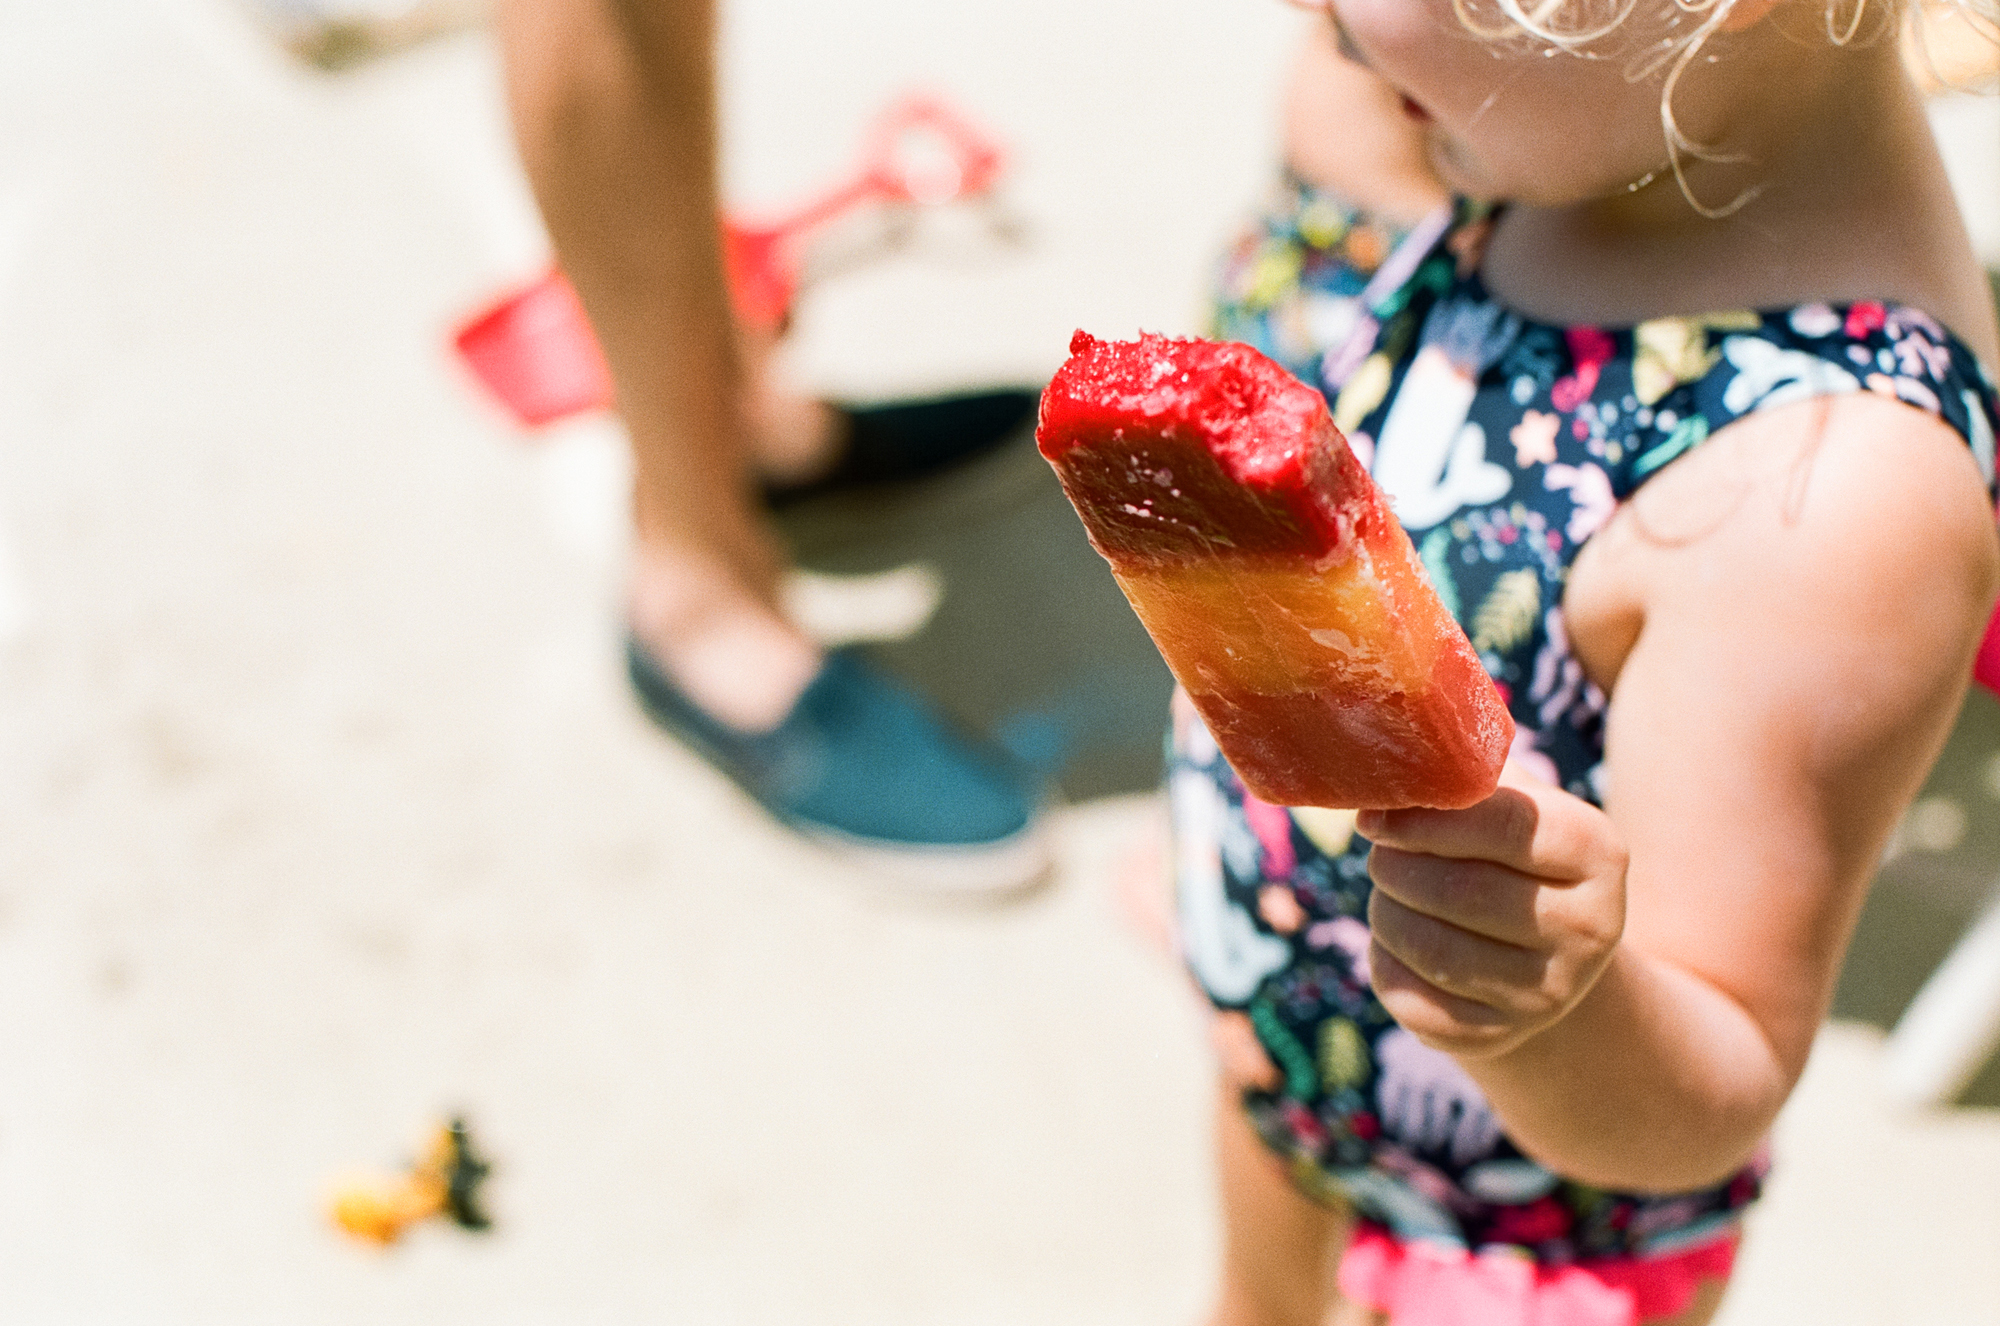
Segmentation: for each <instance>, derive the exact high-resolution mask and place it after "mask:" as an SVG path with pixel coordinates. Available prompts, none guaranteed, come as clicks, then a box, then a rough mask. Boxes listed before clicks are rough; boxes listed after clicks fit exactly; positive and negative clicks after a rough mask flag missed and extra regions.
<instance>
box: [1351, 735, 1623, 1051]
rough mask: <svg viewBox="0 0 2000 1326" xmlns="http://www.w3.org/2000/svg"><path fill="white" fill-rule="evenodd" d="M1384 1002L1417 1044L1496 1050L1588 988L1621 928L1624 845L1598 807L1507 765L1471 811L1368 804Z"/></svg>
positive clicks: (1376, 955) (1377, 974) (1562, 1011)
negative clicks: (1487, 794)
mask: <svg viewBox="0 0 2000 1326" xmlns="http://www.w3.org/2000/svg"><path fill="white" fill-rule="evenodd" d="M1355 829H1356V830H1357V831H1358V832H1359V833H1361V834H1362V836H1364V837H1366V838H1368V839H1369V840H1370V841H1372V842H1373V843H1374V844H1375V850H1374V852H1373V854H1372V855H1371V856H1370V858H1369V862H1368V872H1369V874H1370V875H1372V876H1374V879H1375V894H1374V898H1373V900H1372V901H1371V902H1370V903H1369V907H1368V921H1369V925H1370V928H1371V929H1372V930H1373V932H1374V942H1373V946H1372V947H1371V948H1370V950H1369V963H1370V966H1371V967H1372V969H1373V978H1374V984H1375V991H1376V993H1377V994H1378V995H1380V996H1381V999H1382V1003H1383V1004H1384V1005H1385V1006H1386V1007H1387V1008H1388V1010H1389V1012H1390V1014H1391V1015H1392V1016H1394V1017H1395V1019H1396V1021H1398V1022H1400V1023H1401V1024H1402V1025H1403V1026H1404V1027H1406V1028H1407V1029H1408V1030H1409V1031H1410V1032H1412V1033H1413V1034H1415V1035H1416V1036H1417V1037H1418V1039H1420V1040H1422V1041H1423V1042H1424V1043H1426V1044H1428V1045H1431V1046H1435V1047H1436V1048H1437V1049H1440V1050H1444V1051H1446V1052H1447V1053H1450V1054H1455V1055H1465V1056H1470V1057H1473V1058H1485V1057H1488V1056H1492V1055H1497V1054H1502V1053H1505V1052H1506V1051H1508V1050H1511V1049H1513V1048H1514V1047H1515V1046H1517V1045H1520V1044H1521V1043H1522V1042H1524V1041H1526V1040H1528V1039H1529V1038H1530V1037H1532V1036H1534V1035H1535V1034H1536V1033H1537V1032H1540V1031H1542V1030H1543V1029H1545V1028H1547V1027H1549V1026H1551V1025H1553V1024H1554V1023H1556V1022H1558V1021H1560V1020H1561V1019H1562V1018H1563V1016H1564V1015H1566V1014H1567V1013H1568V1012H1569V1011H1570V1010H1571V1009H1572V1008H1574V1007H1575V1006H1576V1004H1577V1002H1578V1001H1579V1000H1581V999H1582V998H1583V996H1584V995H1585V994H1587V993H1588V992H1589V990H1590V988H1591V986H1592V985H1593V984H1595V983H1596V981H1597V978H1598V976H1599V975H1600V974H1601V973H1602V972H1603V971H1604V967H1605V964H1606V963H1608V962H1609V961H1610V960H1611V954H1612V952H1613V950H1615V949H1616V948H1617V946H1618V940H1619V937H1620V935H1621V934H1622V933H1623V931H1624V928H1625V848H1624V844H1623V842H1622V841H1621V840H1620V838H1619V836H1618V833H1617V830H1616V829H1615V828H1613V827H1612V823H1611V820H1610V819H1609V817H1607V816H1606V815H1605V814H1604V812H1603V811H1601V810H1599V809H1597V808H1596V807H1595V806H1592V805H1591V804H1590V803H1588V802H1586V801H1583V800H1581V799H1580V798H1577V797H1574V796H1571V795H1570V794H1569V793H1567V792H1564V791H1562V790H1561V789H1559V788H1555V787H1551V786H1549V785H1548V784H1547V783H1543V782H1541V781H1539V780H1537V779H1535V778H1534V777H1532V776H1531V775H1529V774H1527V773H1525V772H1523V771H1522V769H1521V768H1520V767H1519V766H1517V765H1515V764H1513V763H1509V764H1508V766H1507V769H1506V771H1505V772H1504V773H1503V774H1502V776H1501V780H1500V788H1499V790H1498V791H1496V792H1494V794H1493V795H1492V796H1490V797H1488V798H1487V799H1486V800H1484V801H1482V802H1480V803H1479V804H1478V805H1476V806H1473V807H1471V808H1469V809H1466V810H1396V811H1364V812H1362V814H1361V816H1360V817H1359V819H1358V820H1357V821H1356V823H1355Z"/></svg>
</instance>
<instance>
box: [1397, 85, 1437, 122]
mask: <svg viewBox="0 0 2000 1326" xmlns="http://www.w3.org/2000/svg"><path fill="white" fill-rule="evenodd" d="M1403 114H1405V115H1407V116H1409V117H1410V118H1411V119H1413V120H1415V121H1416V122H1417V123H1418V124H1428V123H1430V118H1431V113H1430V112H1429V111H1427V110H1425V109H1424V108H1423V107H1422V106H1419V105H1418V104H1417V103H1416V100H1415V98H1413V97H1411V96H1410V94H1409V93H1407V92H1406V93H1404V94H1403Z"/></svg>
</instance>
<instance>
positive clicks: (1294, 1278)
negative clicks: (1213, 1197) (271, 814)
mask: <svg viewBox="0 0 2000 1326" xmlns="http://www.w3.org/2000/svg"><path fill="white" fill-rule="evenodd" d="M1215 1128H1216V1152H1217V1157H1216V1158H1217V1165H1218V1168H1219V1170H1220V1173H1221V1186H1222V1218H1223V1243H1222V1289H1221V1301H1220V1302H1219V1303H1218V1304H1217V1305H1216V1309H1215V1315H1214V1316H1213V1317H1212V1318H1211V1319H1210V1320H1211V1326H1381V1323H1382V1318H1381V1316H1380V1314H1377V1313H1372V1312H1368V1311H1366V1310H1365V1309H1362V1310H1350V1309H1346V1308H1342V1307H1340V1306H1338V1295H1337V1294H1336V1293H1335V1290H1334V1276H1335V1274H1336V1272H1337V1271H1338V1270H1339V1267H1340V1254H1341V1252H1342V1251H1343V1250H1344V1249H1345V1248H1346V1247H1347V1238H1348V1234H1349V1233H1350V1232H1351V1230H1352V1228H1353V1221H1352V1220H1351V1218H1350V1217H1349V1216H1348V1214H1347V1213H1346V1212H1345V1211H1340V1210H1335V1209H1334V1208H1332V1207H1328V1206H1324V1205H1322V1204H1320V1203H1319V1202H1316V1201H1313V1200H1312V1199H1311V1198H1309V1197H1307V1196H1306V1195H1305V1194H1304V1193H1301V1192H1300V1191H1299V1190H1298V1189H1297V1188H1295V1187H1293V1186H1292V1183H1291V1180H1290V1179H1288V1178H1287V1177H1286V1176H1285V1171H1284V1166H1283V1165H1282V1163H1281V1162H1280V1161H1279V1160H1278V1159H1277V1157H1276V1156H1274V1155H1272V1154H1271V1152H1270V1151H1269V1150H1268V1149H1267V1148H1266V1147H1265V1145H1264V1143H1263V1141H1262V1140H1261V1139H1259V1138H1258V1136H1257V1134H1256V1132H1255V1131H1254V1130H1253V1129H1252V1128H1251V1127H1250V1121H1249V1120H1248V1119H1247V1118H1246V1117H1244V1114H1243V1110H1242V1107H1241V1106H1240V1105H1238V1103H1237V1100H1236V1092H1235V1090H1234V1089H1233V1088H1231V1087H1228V1086H1225V1087H1224V1088H1223V1090H1222V1091H1221V1093H1220V1098H1219V1099H1218V1100H1217V1102H1216V1125H1215Z"/></svg>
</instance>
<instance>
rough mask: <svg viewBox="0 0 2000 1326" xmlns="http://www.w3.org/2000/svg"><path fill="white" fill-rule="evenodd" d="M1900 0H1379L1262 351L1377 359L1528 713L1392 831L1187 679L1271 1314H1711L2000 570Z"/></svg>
mask: <svg viewBox="0 0 2000 1326" xmlns="http://www.w3.org/2000/svg"><path fill="white" fill-rule="evenodd" d="M1894 2H1895V0H1541V3H1537V4H1535V5H1534V6H1533V7H1532V8H1523V7H1522V6H1521V4H1519V3H1518V0H1497V4H1498V8H1491V7H1489V3H1487V0H1331V5H1330V8H1329V17H1330V20H1331V22H1330V24H1329V26H1328V32H1329V35H1328V39H1327V41H1326V42H1325V43H1324V45H1323V49H1320V50H1319V51H1317V52H1316V53H1315V54H1313V55H1311V56H1309V57H1308V62H1307V65H1306V67H1305V69H1304V71H1303V76H1302V78H1301V79H1300V81H1299V83H1298V84H1297V87H1296V88H1295V92H1294V96H1293V99H1292V103H1291V108H1292V112H1293V115H1292V119H1293V132H1292V133H1291V135H1290V148H1291V160H1292V165H1293V168H1294V170H1295V172H1297V177H1296V178H1294V179H1293V180H1291V181H1290V182H1289V183H1288V184H1287V186H1286V188H1285V189H1284V191H1283V193H1282V196H1281V197H1280V198H1279V200H1278V202H1277V205H1276V206H1275V207H1274V208H1273V209H1272V211H1271V212H1270V214H1269V215H1268V216H1267V218H1266V219H1265V220H1264V222H1263V223H1262V225H1261V227H1260V228H1259V229H1258V231H1257V232H1256V233H1255V234H1254V235H1252V236H1251V237H1250V238H1249V239H1248V240H1246V241H1245V243H1244V244H1243V245H1242V246H1241V247H1240V248H1239V249H1238V251H1237V252H1236V253H1235V254H1234V255H1233V256H1232V259H1231V262H1230V264H1229V267H1228V270H1227V272H1226V276H1225V281H1224V291H1223V299H1222V304H1221V307H1220V310H1219V313H1218V317H1217V325H1216V327H1215V328H1214V331H1215V334H1217V335H1219V336H1222V337H1225V338H1228V339H1235V340H1245V341H1249V342H1251V343H1253V344H1256V345H1258V346H1259V348H1261V349H1263V350H1265V351H1266V352H1267V353H1269V354H1271V355H1273V356H1274V357H1276V358H1278V359H1279V360H1280V361H1282V362H1284V363H1285V364H1287V365H1288V366H1289V367H1290V368H1291V369H1292V370H1293V371H1294V372H1296V373H1298V374H1299V375H1300V376H1301V377H1303V378H1304V379H1305V380H1307V381H1309V382H1313V383H1316V384H1318V385H1319V386H1321V387H1322V388H1323V389H1324V391H1325V392H1326V394H1327V396H1328V398H1329V400H1330V401H1331V402H1332V404H1333V408H1334V413H1335V417H1336V419H1337V420H1338V422H1339V423H1340V425H1341V427H1342V428H1343V430H1345V431H1346V432H1347V434H1348V436H1349V439H1350V441H1351V442H1352V444H1353V445H1354V447H1355V449H1356V451H1357V453H1358V454H1360V455H1361V456H1362V458H1363V459H1364V461H1367V462H1369V463H1370V465H1371V468H1372V470H1373V472H1374V473H1375V474H1376V476H1377V478H1378V479H1379V480H1380V481H1381V482H1382V484H1383V486H1384V487H1385V488H1386V489H1387V490H1388V491H1389V493H1390V495H1391V497H1392V499H1393V500H1394V502H1395V503H1396V506H1397V510H1398V514H1399V515H1400V517H1401V518H1402V519H1403V521H1404V523H1405V525H1406V526H1407V528H1408V530H1409V533H1410V535H1411V537H1412V539H1413V540H1414V541H1415V543H1416V545H1417V547H1418V549H1419V551H1420V553H1421V555H1422V557H1423V559H1424V561H1425V562H1426V564H1427V565H1428V566H1429V568H1430V570H1431V574H1432V577H1433V579H1434V581H1435V582H1436V585H1437V588H1438V590H1439V592H1440V593H1441V594H1442V595H1443V596H1444V598H1445V600H1446V602H1447V603H1448V604H1450V605H1451V606H1452V607H1453V610H1454V612H1455V613H1456V615H1457V616H1458V617H1459V619H1460V621H1461V622H1462V623H1463V624H1464V626H1465V627H1466V630H1467V633H1468V634H1469V635H1470V637H1471V639H1472V641H1473V644H1474V646H1475V647H1476V648H1477V649H1478V650H1479V652H1480V654H1481V657H1482V659H1483V661H1484V662H1485V664H1486V667H1487V669H1488V671H1489V672H1490V673H1491V674H1492V676H1493V678H1494V680H1495V681H1496V683H1498V685H1499V686H1500V688H1501V690H1502V693H1503V695H1504V696H1505V697H1506V698H1507V701H1508V704H1509V707H1510V708H1511V710H1512V712H1513V715H1514V719H1515V721H1516V723H1517V724H1518V727H1519V737H1518V740H1517V742H1516V746H1515V749H1514V752H1513V759H1512V760H1511V761H1510V763H1509V766H1508V770H1507V773H1506V775H1505V777H1504V779H1503V782H1502V786H1501V789H1500V790H1499V791H1498V792H1497V793H1496V794H1495V795H1494V796H1493V797H1491V798H1490V799H1489V800H1487V801H1486V802H1484V803H1482V804H1480V805H1479V806H1476V807H1474V808H1472V809H1470V810H1464V811H1453V812H1444V811H1426V810H1409V811H1398V812H1389V813H1382V812H1368V813H1364V814H1363V815H1361V816H1360V817H1359V818H1358V819H1357V818H1356V817H1355V816H1353V815H1352V814H1342V813H1339V812H1335V811H1324V810H1312V809H1296V810H1287V809H1284V808H1281V807H1275V806H1269V805H1264V804H1262V803H1259V802H1258V801H1256V800H1255V799H1254V798H1252V797H1249V796H1248V795H1246V794H1245V793H1244V791H1243V789H1242V787H1241V785H1240V784H1239V783H1238V782H1237V781H1236V779H1235V777H1234V775H1233V774H1232V773H1231V772H1230V770H1229V768H1228V766H1227V765H1226V764H1225V763H1224V762H1223V761H1222V759H1221V758H1220V756H1219V755H1218V754H1217V752H1216V749H1215V747H1214V745H1213V743H1212V742H1211V741H1210V740H1209V739H1208V738H1207V735H1206V733H1205V732H1203V730H1202V729H1201V726H1200V723H1199V721H1198V719H1196V717H1195V716H1194V714H1193V712H1192V710H1191V709H1190V708H1188V707H1187V706H1186V705H1185V704H1184V703H1180V704H1178V705H1177V707H1176V712H1175V719H1174V731H1173V738H1172V753H1171V763H1170V772H1169V788H1170V804H1171V807H1172V812H1173V818H1174V834H1175V843H1174V863H1175V876H1176V881H1177V888H1178V892H1179V898H1180V933H1181V935H1182V940H1183V944H1184V947H1185V949H1186V956H1187V958H1188V962H1189V965H1190V967H1191V968H1192V970H1193V972H1194V975H1195V976H1196V978H1197V980H1198V981H1199V983H1200V984H1201V986H1202V987H1203V988H1204V990H1205V991H1206V992H1207V994H1208V996H1209V997H1210V999H1211V1000H1212V1001H1213V1002H1214V1003H1215V1004H1216V1005H1217V1007H1218V1009H1219V1010H1220V1012H1219V1015H1218V1020H1217V1030H1218V1039H1219V1041H1220V1044H1221V1047H1222V1050H1223V1065H1224V1075H1225V1079H1226V1080H1227V1082H1228V1087H1227V1090H1226V1095H1227V1096H1228V1099H1227V1100H1226V1102H1225V1108H1224V1109H1223V1110H1222V1112H1221V1145H1220V1154H1221V1163H1222V1174H1223V1189H1224V1204H1225V1212H1226V1220H1227V1229H1226V1240H1225V1264H1224V1273H1223V1279H1222V1289H1221V1303H1220V1305H1219V1308H1218V1310H1217V1313H1216V1317H1215V1320H1216V1321H1217V1322H1218V1323H1222V1324H1224V1326H1236V1324H1237V1323H1301V1324H1304V1323H1312V1324H1313V1326H1318V1324H1319V1323H1321V1322H1324V1321H1326V1320H1328V1319H1329V1316H1328V1314H1329V1313H1332V1314H1335V1315H1334V1316H1333V1317H1332V1319H1333V1320H1336V1321H1341V1322H1352V1323H1361V1322H1383V1321H1393V1322H1394V1323H1396V1326H1505V1324H1511V1323H1538V1324H1541V1326H1612V1324H1613V1323H1618V1324H1620V1326H1625V1324H1628V1323H1633V1322H1672V1323H1676V1326H1679V1324H1681V1323H1688V1324H1690V1326H1692V1324H1694V1323H1701V1322H1706V1321H1708V1320H1709V1319H1710V1318H1711V1317H1712V1315H1713V1313H1714V1311H1715V1307H1716V1304H1717V1302H1718V1300H1719V1298H1720V1293H1721V1288H1722V1286H1723V1284H1724V1283H1725V1282H1726V1280H1727V1277H1728V1274H1729V1270H1730V1266H1731V1262H1732V1258H1733V1255H1734V1251H1735V1247H1736V1242H1737V1237H1738V1231H1737V1222H1738V1219H1739V1217H1740V1215H1741V1213H1742V1211H1743V1209H1744V1208H1745V1207H1746V1206H1747V1205H1748V1204H1749V1203H1750V1202H1751V1201H1752V1200H1753V1199H1754V1198H1755V1196H1756V1194H1757V1190H1758V1186H1759V1182H1760V1179H1761V1177H1762V1174H1763V1172H1764V1160H1763V1156H1762V1150H1761V1148H1762V1143H1763V1139H1764V1137H1765V1135H1766V1133H1767V1132H1768V1130H1769V1128H1770V1126H1771V1123H1772V1121H1773V1119H1774V1118H1775V1116H1776V1115H1777V1112H1778V1110H1779V1107H1780V1106H1781V1105H1782V1104H1783V1103H1784V1101H1785V1098H1786V1096H1787V1095H1788V1094H1789V1092H1790V1091H1791V1089H1792V1087H1793V1085H1794V1084H1795V1083H1796V1081H1797V1080H1798V1077H1799V1074H1800V1072H1801V1070H1802V1068H1803V1066H1804V1063H1805V1058H1806V1055H1807V1052H1808V1049H1809V1048H1810V1045H1811V1043H1812V1039H1813V1035H1814V1032H1815V1029H1816V1028H1817V1027H1818V1025H1819V1023H1820V1021H1821V1018H1822V1017H1823V1015H1824V1013H1825V1011H1826V1008H1827V1004H1828V1000H1829V998H1830V994H1831V989H1832V984H1833V980H1834V977H1835V974H1836V970H1837V967H1838V965H1839V962H1840V958H1841V954H1842V951H1843V949H1844V947H1845V945H1846V942H1847V939H1848V935H1849V933H1850V930H1851V928H1852V925H1853V923H1854V919H1855V915H1856V912H1857V910H1858V909H1859V907H1860V905H1861V901H1862V897H1863V895H1864V893H1865V891H1866V889H1867V887H1868V883H1869V880H1870V878H1871V876H1872V873H1873V870H1874V867H1875V864H1876V862H1877V861H1878V860H1879V859H1880V855H1881V851H1882V848H1883V845H1884V842H1885V840H1886V838H1887V836H1888V834H1889V833H1890V831H1891V829H1892V827H1893V826H1894V824H1895V822H1896V820H1897V817H1898V816H1899V814H1900V813H1901V811H1902V809H1903V808H1904V807H1905V805H1906V804H1907V803H1908V801H1909V799H1910V798H1911V797H1912V796H1913V795H1914V794H1915V791H1916V789H1917V787H1918V785H1919V783H1920V782H1921V780H1922V778H1923V777H1924V775H1925V772H1926V771H1927V769H1928V767H1929V765H1930V763H1931V761H1932V759H1933V758H1934V757H1935V755H1936V753H1937V751H1938V749H1939V747H1940V745H1941V744H1942V742H1943V740H1944V738H1945V735H1946V733H1947V731H1948V729H1949V727H1950V725H1951V722H1952V719H1953V717H1954V715H1955V713H1956V711H1957V707H1958V704H1959V702H1960V700H1961V698H1962V695H1963V691H1964V687H1965V682H1966V679H1967V676H1968V672H1969V667H1970V661H1971V658H1972V653H1973V649H1974V647H1975V645H1976V643H1977V640H1978V637H1979V633H1980V629H1981V627H1982V626H1983V624H1984V623H1985V621H1986V619H1987V615H1988V613H1989V611H1990V610H1991V608H1992V606H1993V600H1994V596H1995V593H1996V589H2000V540H1996V537H1995V530H1994V521H1993V511H1994V492H1993V438H1994V423H1995V418H1996V414H2000V400H1996V397H1995V394H1994V390H1993V387H1992V384H1991V382H1990V380H1989V378H1988V376H1987V374H1986V372H1985V370H1984V369H1983V368H1982V367H1981V365H1982V362H1983V363H1993V362H1995V359H1996V331H1995V327H1994V318H1993V310H1992V307H1991V303H1990V301H1989V298H1988V295H1987V288H1986V284H1985V281H1984V279H1983V276H1982V273H1981V272H1980V269H1979V266H1978V264H1977V262H1976V261H1975V260H1974V258H1973V256H1972V253H1971V251H1970V245H1969V243H1968V241H1967V239H1966V237H1965V232H1964V228H1963V226H1962V224H1961V223H1960V221H1959V218H1958V216H1957V213H1956V211H1955V210H1954V206H1953V202H1952V195H1951V192H1950V189H1949V186H1948V184H1947V181H1946V179H1945V176H1944V172H1943V169H1942V167H1941V165H1940V163H1939V160H1938V157H1937V154H1936V152H1935V150H1934V148H1933V146H1932V143H1931V140H1930V135H1929V131H1928V126H1927V124H1926V121H1925V118H1924V113H1923V109H1922V106H1921V103H1920V100H1919V97H1918V94H1917V92H1916V91H1915V89H1914V87H1913V85H1912V82H1911V80H1910V78H1909V76H1908V75H1907V74H1906V72H1905V70H1904V68H1903V66H1902V64H1901V63H1900V61H1899V58H1898V47H1897V43H1896V42H1895V40H1894V39H1893V37H1894V27H1895V23H1896V20H1897V19H1898V18H1899V17H1900V15H1898V14H1896V13H1895V12H1893V11H1892V10H1891V9H1890V8H1888V7H1887V6H1888V5H1889V4H1893V3H1894ZM1336 37H1337V40H1338V42H1339V46H1340V53H1339V54H1336V53H1335V52H1334V50H1333V41H1334V39H1335V38H1336ZM1432 204H1441V205H1440V206H1437V207H1436V208H1435V210H1430V211H1429V212H1428V214H1426V209H1427V208H1430V207H1431V205H1432ZM1371 849H1372V850H1371ZM1274 1157H1275V1159H1274ZM1336 1266H1337V1267H1338V1271H1337V1273H1336V1270H1335V1267H1336ZM1336 1280H1337V1284H1338V1292H1336Z"/></svg>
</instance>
